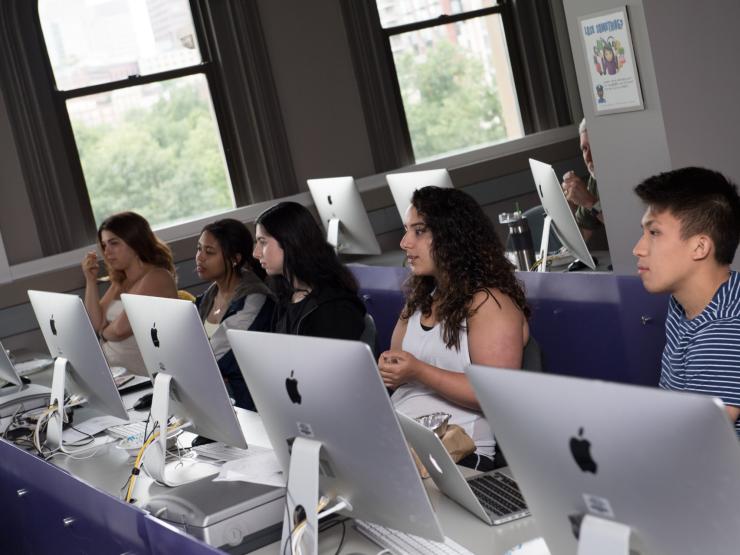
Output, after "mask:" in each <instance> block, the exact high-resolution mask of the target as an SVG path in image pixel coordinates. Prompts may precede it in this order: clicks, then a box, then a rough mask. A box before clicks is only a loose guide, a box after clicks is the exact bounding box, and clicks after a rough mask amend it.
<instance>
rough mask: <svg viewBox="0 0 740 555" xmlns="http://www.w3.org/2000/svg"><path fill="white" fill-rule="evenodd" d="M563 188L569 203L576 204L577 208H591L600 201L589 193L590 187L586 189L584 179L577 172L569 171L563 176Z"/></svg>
mask: <svg viewBox="0 0 740 555" xmlns="http://www.w3.org/2000/svg"><path fill="white" fill-rule="evenodd" d="M561 187H562V188H563V192H564V193H565V198H566V199H567V200H568V202H570V203H572V204H575V205H576V206H583V207H584V208H591V207H592V206H593V205H594V204H596V201H597V200H598V199H597V198H596V197H595V196H594V195H592V194H591V193H589V192H588V187H586V184H585V183H584V182H583V179H581V178H580V177H578V176H577V175H576V174H575V172H572V171H569V172H567V173H566V174H565V175H563V182H562V183H561Z"/></svg>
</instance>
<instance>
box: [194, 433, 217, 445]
mask: <svg viewBox="0 0 740 555" xmlns="http://www.w3.org/2000/svg"><path fill="white" fill-rule="evenodd" d="M208 443H216V440H214V439H211V438H209V437H205V436H195V439H193V443H191V444H190V446H191V447H198V445H207V444H208Z"/></svg>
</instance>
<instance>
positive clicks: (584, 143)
mask: <svg viewBox="0 0 740 555" xmlns="http://www.w3.org/2000/svg"><path fill="white" fill-rule="evenodd" d="M581 154H582V155H583V162H584V163H585V164H586V168H587V169H588V173H590V174H591V177H593V178H596V176H595V175H594V160H593V158H591V144H590V143H589V142H588V131H584V132H583V133H581Z"/></svg>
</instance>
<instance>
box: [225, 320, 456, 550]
mask: <svg viewBox="0 0 740 555" xmlns="http://www.w3.org/2000/svg"><path fill="white" fill-rule="evenodd" d="M227 335H228V338H229V342H230V343H231V347H232V349H233V350H234V355H235V356H236V359H237V361H238V362H239V367H240V368H241V370H242V373H243V374H244V379H245V380H246V382H247V385H248V387H249V390H250V392H251V393H252V398H253V399H254V402H255V404H256V406H257V410H258V412H259V414H260V415H261V416H262V420H263V423H264V425H265V429H266V430H267V434H268V436H269V437H270V441H271V443H272V445H273V447H274V449H275V454H276V455H277V458H278V460H279V461H280V464H281V465H282V467H283V469H284V471H285V472H286V473H288V475H289V480H288V495H287V497H286V499H287V502H288V507H287V508H286V510H287V512H286V518H285V520H284V528H283V545H282V547H281V552H282V548H284V547H285V542H286V540H287V538H286V534H287V535H290V534H289V532H290V531H292V524H291V523H293V522H294V518H295V516H296V512H298V511H297V510H296V509H295V506H296V505H303V506H304V507H305V510H304V513H303V514H304V515H305V516H304V517H303V518H306V519H308V531H307V532H306V534H308V537H309V540H308V541H309V545H313V546H314V548H315V541H316V537H317V533H316V531H317V528H316V526H317V524H316V513H315V511H312V510H311V509H313V508H314V507H315V506H316V499H315V498H314V499H313V500H312V499H311V497H312V495H313V496H316V495H318V491H320V492H321V493H322V494H323V495H326V496H328V497H330V498H334V499H337V498H341V499H343V500H344V501H346V503H347V504H348V507H347V508H346V509H345V510H344V513H345V514H347V515H348V516H351V517H354V518H361V519H364V520H369V521H372V522H376V523H378V524H381V525H384V526H389V527H391V528H396V529H399V530H402V531H404V532H408V533H411V534H416V535H418V536H424V537H427V538H431V539H434V540H441V539H442V538H443V535H442V532H441V530H440V527H439V523H438V521H437V518H436V515H435V514H434V511H433V510H432V506H431V504H430V502H429V498H428V497H427V494H426V492H425V490H424V486H423V485H422V482H421V478H420V476H419V472H418V470H417V469H416V466H415V464H414V461H413V459H412V458H411V453H410V452H409V449H408V447H407V445H406V442H405V441H404V437H403V434H402V432H401V429H400V426H399V424H398V420H397V419H396V415H395V412H394V410H393V406H392V404H391V401H390V398H389V397H388V392H387V391H386V389H385V386H384V385H383V382H382V380H381V379H380V373H379V372H378V368H377V366H376V365H375V357H374V356H373V354H372V352H371V351H370V348H369V347H368V346H367V345H366V344H365V343H362V342H359V341H345V340H338V339H323V338H316V337H303V336H291V335H281V334H276V333H260V332H250V331H241V330H228V331H227ZM307 446H308V449H309V450H310V449H313V451H311V452H310V454H309V455H306V454H305V451H306V450H307V449H306V448H307ZM319 446H320V452H319V451H318V449H319ZM299 447H300V451H298V448H299ZM319 468H320V474H321V475H320V477H319V476H318V474H319ZM312 517H313V520H311V518H312ZM309 551H310V549H309Z"/></svg>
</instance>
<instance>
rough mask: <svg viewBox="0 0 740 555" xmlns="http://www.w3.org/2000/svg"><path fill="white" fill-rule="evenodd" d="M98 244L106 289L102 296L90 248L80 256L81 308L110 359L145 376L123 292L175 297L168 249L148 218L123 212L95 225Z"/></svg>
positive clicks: (114, 363)
mask: <svg viewBox="0 0 740 555" xmlns="http://www.w3.org/2000/svg"><path fill="white" fill-rule="evenodd" d="M98 246H99V247H100V250H101V252H102V254H103V260H104V261H105V266H106V268H107V270H108V279H109V280H110V287H108V290H107V291H106V292H105V294H104V295H103V297H102V298H101V297H100V295H99V293H98V270H99V263H98V257H97V253H96V252H95V251H91V252H88V253H87V254H86V255H85V258H84V259H83V260H82V271H83V274H84V275H85V308H86V309H87V313H88V315H89V316H90V321H91V322H92V325H93V327H94V328H95V330H96V331H97V333H98V336H99V337H100V339H101V346H102V347H103V352H104V353H105V356H106V358H107V359H108V363H109V364H110V365H111V366H123V367H124V368H126V370H128V372H130V373H133V374H139V375H142V376H146V375H147V372H146V366H145V365H144V360H143V359H142V358H141V353H140V352H139V348H138V347H137V345H136V340H135V339H134V336H133V331H131V326H130V324H129V322H128V318H126V314H125V312H124V311H123V303H122V302H121V293H132V294H137V295H150V296H154V297H169V298H177V286H176V285H175V266H174V264H173V263H172V253H171V252H170V249H169V247H168V246H167V245H165V244H164V243H163V242H162V241H160V240H159V239H157V237H156V236H155V235H154V233H153V232H152V229H151V227H149V222H147V221H146V220H145V219H144V218H143V217H142V216H140V215H139V214H136V213H135V212H121V213H119V214H114V215H112V216H110V217H109V218H107V219H106V220H104V221H103V223H102V224H100V227H99V228H98Z"/></svg>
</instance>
